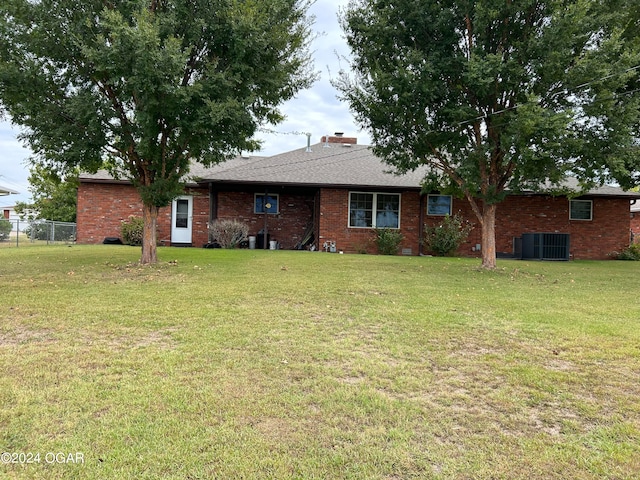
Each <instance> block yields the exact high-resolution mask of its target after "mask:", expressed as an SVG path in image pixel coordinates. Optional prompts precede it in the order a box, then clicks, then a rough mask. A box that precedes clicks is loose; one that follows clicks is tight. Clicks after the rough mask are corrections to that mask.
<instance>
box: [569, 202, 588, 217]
mask: <svg viewBox="0 0 640 480" xmlns="http://www.w3.org/2000/svg"><path fill="white" fill-rule="evenodd" d="M569 220H593V200H569Z"/></svg>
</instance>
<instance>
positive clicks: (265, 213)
mask: <svg viewBox="0 0 640 480" xmlns="http://www.w3.org/2000/svg"><path fill="white" fill-rule="evenodd" d="M268 198H269V189H268V188H265V189H264V201H263V202H262V209H263V210H264V235H263V236H262V238H263V240H262V243H263V247H262V248H264V249H265V250H267V249H268V247H267V245H268V243H269V242H268V241H267V231H268V230H267V226H268V224H267V217H268V216H269V214H268V213H267V203H268V202H269V200H268Z"/></svg>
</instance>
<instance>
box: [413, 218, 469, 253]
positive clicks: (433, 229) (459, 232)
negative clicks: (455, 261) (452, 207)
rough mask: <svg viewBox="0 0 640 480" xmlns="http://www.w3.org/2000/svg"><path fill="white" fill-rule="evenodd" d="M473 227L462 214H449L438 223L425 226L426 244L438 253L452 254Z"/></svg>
mask: <svg viewBox="0 0 640 480" xmlns="http://www.w3.org/2000/svg"><path fill="white" fill-rule="evenodd" d="M472 229H473V224H472V223H470V222H468V221H465V220H464V219H463V218H462V216H461V215H458V214H455V215H454V216H449V215H447V216H445V217H444V219H443V220H442V222H440V223H439V224H438V225H434V226H430V225H427V226H426V227H425V229H424V233H425V238H424V244H425V245H426V246H427V247H428V248H429V250H431V251H432V252H434V253H435V254H436V255H440V256H442V257H445V256H450V255H453V254H454V253H455V251H456V250H458V248H460V245H462V244H463V243H464V241H465V240H466V239H467V237H468V236H469V233H470V232H471V230H472Z"/></svg>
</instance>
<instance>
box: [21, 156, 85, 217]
mask: <svg viewBox="0 0 640 480" xmlns="http://www.w3.org/2000/svg"><path fill="white" fill-rule="evenodd" d="M77 189H78V172H77V171H75V172H74V171H69V170H68V171H67V174H66V175H65V176H62V175H61V174H60V173H59V172H58V171H56V170H55V169H53V168H51V167H48V166H46V165H42V164H41V163H34V164H32V165H31V167H30V168H29V191H30V192H31V198H32V199H33V201H32V203H29V204H27V203H26V202H17V203H16V213H18V214H19V215H31V214H32V212H33V213H34V214H35V215H37V218H41V219H46V220H53V221H56V222H75V221H76V207H77V199H78V195H77Z"/></svg>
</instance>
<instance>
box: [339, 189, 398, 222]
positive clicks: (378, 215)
mask: <svg viewBox="0 0 640 480" xmlns="http://www.w3.org/2000/svg"><path fill="white" fill-rule="evenodd" d="M349 227H353V228H400V194H399V193H367V192H349Z"/></svg>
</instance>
